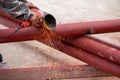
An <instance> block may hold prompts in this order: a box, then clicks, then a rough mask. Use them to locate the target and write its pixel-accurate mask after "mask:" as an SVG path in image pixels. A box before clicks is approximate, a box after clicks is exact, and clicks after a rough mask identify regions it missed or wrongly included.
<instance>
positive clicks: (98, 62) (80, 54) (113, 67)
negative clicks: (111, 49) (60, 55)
mask: <svg viewBox="0 0 120 80" xmlns="http://www.w3.org/2000/svg"><path fill="white" fill-rule="evenodd" d="M56 45H57V46H58V48H59V50H60V51H62V52H65V53H67V54H68V55H70V56H73V57H75V58H77V59H79V60H82V61H84V62H86V63H88V64H90V65H92V66H95V67H97V68H98V69H100V70H103V71H104V72H107V73H111V74H113V75H114V76H117V77H120V65H118V64H114V63H112V62H109V61H107V60H105V59H103V58H100V57H98V56H95V55H93V54H92V53H88V52H86V51H83V50H81V49H78V48H76V47H75V46H73V45H70V44H66V43H61V42H58V43H57V42H56Z"/></svg>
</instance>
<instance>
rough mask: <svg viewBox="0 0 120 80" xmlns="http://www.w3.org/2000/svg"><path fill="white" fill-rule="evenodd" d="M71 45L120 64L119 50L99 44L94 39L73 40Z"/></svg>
mask: <svg viewBox="0 0 120 80" xmlns="http://www.w3.org/2000/svg"><path fill="white" fill-rule="evenodd" d="M71 43H72V44H73V45H75V46H77V47H79V48H81V49H83V50H85V51H88V52H90V53H93V54H95V55H98V56H101V57H103V58H105V59H108V60H110V61H112V62H115V63H118V64H120V48H119V47H118V48H115V47H114V46H109V45H106V44H105V43H102V42H99V41H97V40H96V39H94V40H93V38H90V39H89V38H88V37H82V38H78V39H74V40H72V41H71Z"/></svg>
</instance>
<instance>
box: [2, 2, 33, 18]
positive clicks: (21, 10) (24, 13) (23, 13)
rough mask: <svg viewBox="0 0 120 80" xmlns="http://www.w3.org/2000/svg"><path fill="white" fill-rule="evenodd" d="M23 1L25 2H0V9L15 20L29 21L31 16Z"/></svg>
mask: <svg viewBox="0 0 120 80" xmlns="http://www.w3.org/2000/svg"><path fill="white" fill-rule="evenodd" d="M22 1H23V2H22ZM25 1H26V0H0V7H1V8H2V9H3V10H4V11H5V12H6V13H8V14H9V15H11V16H13V17H15V18H18V19H21V20H29V18H31V16H32V15H33V14H32V12H31V11H30V10H29V8H28V7H27V6H26V5H25V4H24V2H25Z"/></svg>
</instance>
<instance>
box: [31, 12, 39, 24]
mask: <svg viewBox="0 0 120 80" xmlns="http://www.w3.org/2000/svg"><path fill="white" fill-rule="evenodd" d="M29 21H30V22H31V26H35V25H37V24H38V23H39V21H40V18H39V16H38V14H37V13H36V12H34V11H33V16H32V17H31V18H30V19H29Z"/></svg>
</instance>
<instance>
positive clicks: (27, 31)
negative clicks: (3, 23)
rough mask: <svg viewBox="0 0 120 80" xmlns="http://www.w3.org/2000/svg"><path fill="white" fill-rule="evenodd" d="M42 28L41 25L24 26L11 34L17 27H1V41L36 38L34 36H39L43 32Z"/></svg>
mask: <svg viewBox="0 0 120 80" xmlns="http://www.w3.org/2000/svg"><path fill="white" fill-rule="evenodd" d="M40 29H41V27H39V26H37V27H29V28H23V29H20V30H19V31H18V32H16V33H15V34H13V35H12V36H9V35H10V34H11V33H13V32H14V31H15V30H16V28H10V29H1V30H0V43H6V42H17V41H28V40H34V36H39V35H40V34H41V32H40ZM3 33H4V34H3ZM39 37H40V36H39Z"/></svg>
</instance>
